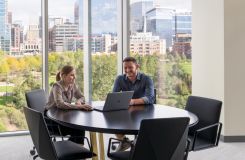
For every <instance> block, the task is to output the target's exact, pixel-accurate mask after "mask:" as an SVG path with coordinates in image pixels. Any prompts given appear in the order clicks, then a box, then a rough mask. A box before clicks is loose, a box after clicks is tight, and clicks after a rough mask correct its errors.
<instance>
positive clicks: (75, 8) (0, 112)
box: [0, 0, 192, 132]
mask: <svg viewBox="0 0 245 160" xmlns="http://www.w3.org/2000/svg"><path fill="white" fill-rule="evenodd" d="M84 2H87V1H86V0H50V1H48V6H49V7H48V17H46V18H48V30H47V31H46V32H48V50H49V51H48V54H47V55H48V76H47V77H46V78H47V79H48V82H49V84H50V85H52V83H53V82H55V75H56V73H57V72H58V71H59V69H61V67H62V66H64V65H67V64H70V65H73V66H74V67H75V68H76V71H77V80H76V83H77V84H78V85H79V87H80V88H81V90H82V91H83V92H84V82H83V81H84V69H83V68H84V65H86V66H88V67H91V68H92V73H91V79H89V80H90V82H91V84H92V85H91V86H92V87H91V90H90V91H91V95H92V100H104V99H105V97H106V94H107V93H108V92H110V91H111V90H112V86H113V82H114V79H115V77H116V75H117V73H120V72H118V67H120V64H119V63H120V61H118V57H122V55H121V54H122V52H123V51H121V50H125V48H127V47H125V46H127V45H125V44H124V43H126V42H128V41H129V46H128V47H129V49H130V53H123V54H124V55H126V54H129V55H131V56H134V57H136V58H137V60H138V62H139V63H140V66H141V67H140V70H141V71H142V72H145V73H146V74H148V75H150V76H151V78H152V79H153V80H154V84H155V88H156V89H157V103H160V104H167V105H170V106H177V107H183V106H184V103H185V99H186V98H187V96H188V95H189V94H190V93H191V54H192V52H191V33H192V32H191V31H192V29H191V20H192V16H191V1H190V0H185V1H178V0H129V6H130V15H129V19H128V22H129V23H130V25H129V30H130V36H129V37H128V41H122V39H127V36H125V35H127V34H123V30H124V29H125V28H123V27H120V26H119V25H122V26H123V25H124V24H125V23H126V22H125V19H124V18H125V17H124V18H122V17H123V15H124V16H125V14H123V12H125V8H124V9H122V6H121V5H122V4H123V3H125V2H126V1H123V0H121V1H120V0H92V1H90V5H91V6H90V7H91V9H89V10H88V12H90V14H91V25H90V24H88V25H87V26H88V27H90V29H91V33H89V34H90V38H89V41H88V43H89V46H90V49H89V51H90V52H89V53H87V54H90V55H91V62H89V63H88V64H84V54H85V53H84V52H85V51H84V48H86V46H84V44H85V43H84V39H86V37H84V36H83V34H84V30H83V26H84V23H85V24H86V23H88V21H85V20H84V17H83V14H84V7H83V5H84ZM119 2H123V3H119ZM27 5H28V6H29V7H26V6H27ZM119 9H122V12H121V13H120V12H118V10H119ZM118 13H120V14H118ZM88 15H89V14H88ZM122 19H124V22H123V21H122ZM120 20H121V21H120ZM119 22H122V23H119ZM125 26H126V25H125ZM125 26H124V27H125ZM119 28H120V29H121V30H120V29H119ZM119 33H120V34H119ZM118 35H123V37H122V36H121V37H120V36H118ZM41 37H42V18H41V0H26V1H25V3H23V1H17V0H3V1H1V3H0V132H4V131H17V130H22V129H26V124H25V119H24V116H23V113H22V107H23V106H24V105H25V97H24V93H25V91H27V90H31V89H35V88H41V87H42V84H41V80H42V65H44V64H42V50H43V48H42V43H41V42H42V41H41V40H42V39H41ZM119 42H120V45H119V44H118V43H119ZM125 51H127V49H126V50H125ZM118 62H119V63H118ZM85 84H86V83H85Z"/></svg>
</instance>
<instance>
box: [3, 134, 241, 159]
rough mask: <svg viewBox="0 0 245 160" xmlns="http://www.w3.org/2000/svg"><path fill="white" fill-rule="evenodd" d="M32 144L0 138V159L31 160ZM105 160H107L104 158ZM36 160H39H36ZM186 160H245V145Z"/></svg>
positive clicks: (224, 147) (27, 140)
mask: <svg viewBox="0 0 245 160" xmlns="http://www.w3.org/2000/svg"><path fill="white" fill-rule="evenodd" d="M110 136H111V135H107V134H105V135H104V140H105V142H106V144H105V149H106V148H107V142H108V138H109V137H110ZM32 146H33V144H32V141H31V137H30V136H29V135H26V136H14V137H0V159H1V160H31V159H32V157H31V156H30V154H29V151H30V149H31V148H32ZM106 159H107V158H106ZM37 160H40V159H39V158H37ZM188 160H245V143H223V142H220V143H219V146H218V147H215V148H212V149H206V150H202V151H196V152H190V153H189V157H188Z"/></svg>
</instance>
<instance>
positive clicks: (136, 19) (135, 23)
mask: <svg viewBox="0 0 245 160" xmlns="http://www.w3.org/2000/svg"><path fill="white" fill-rule="evenodd" d="M152 8H153V1H147V0H142V1H139V2H134V3H132V4H130V11H131V12H130V31H131V33H135V32H143V31H144V23H145V16H146V12H148V11H149V10H151V9H152Z"/></svg>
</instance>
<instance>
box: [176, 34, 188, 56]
mask: <svg viewBox="0 0 245 160" xmlns="http://www.w3.org/2000/svg"><path fill="white" fill-rule="evenodd" d="M173 51H174V52H176V53H179V54H182V55H183V54H184V55H185V56H186V57H187V58H191V51H192V50H191V34H186V33H178V34H176V38H175V42H174V45H173Z"/></svg>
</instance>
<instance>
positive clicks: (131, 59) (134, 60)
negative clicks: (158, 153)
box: [123, 57, 137, 64]
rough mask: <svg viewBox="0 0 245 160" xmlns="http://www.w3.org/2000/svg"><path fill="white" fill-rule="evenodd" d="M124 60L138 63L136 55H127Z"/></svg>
mask: <svg viewBox="0 0 245 160" xmlns="http://www.w3.org/2000/svg"><path fill="white" fill-rule="evenodd" d="M123 62H133V63H135V64H137V61H136V59H135V58H134V57H126V58H124V60H123Z"/></svg>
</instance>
